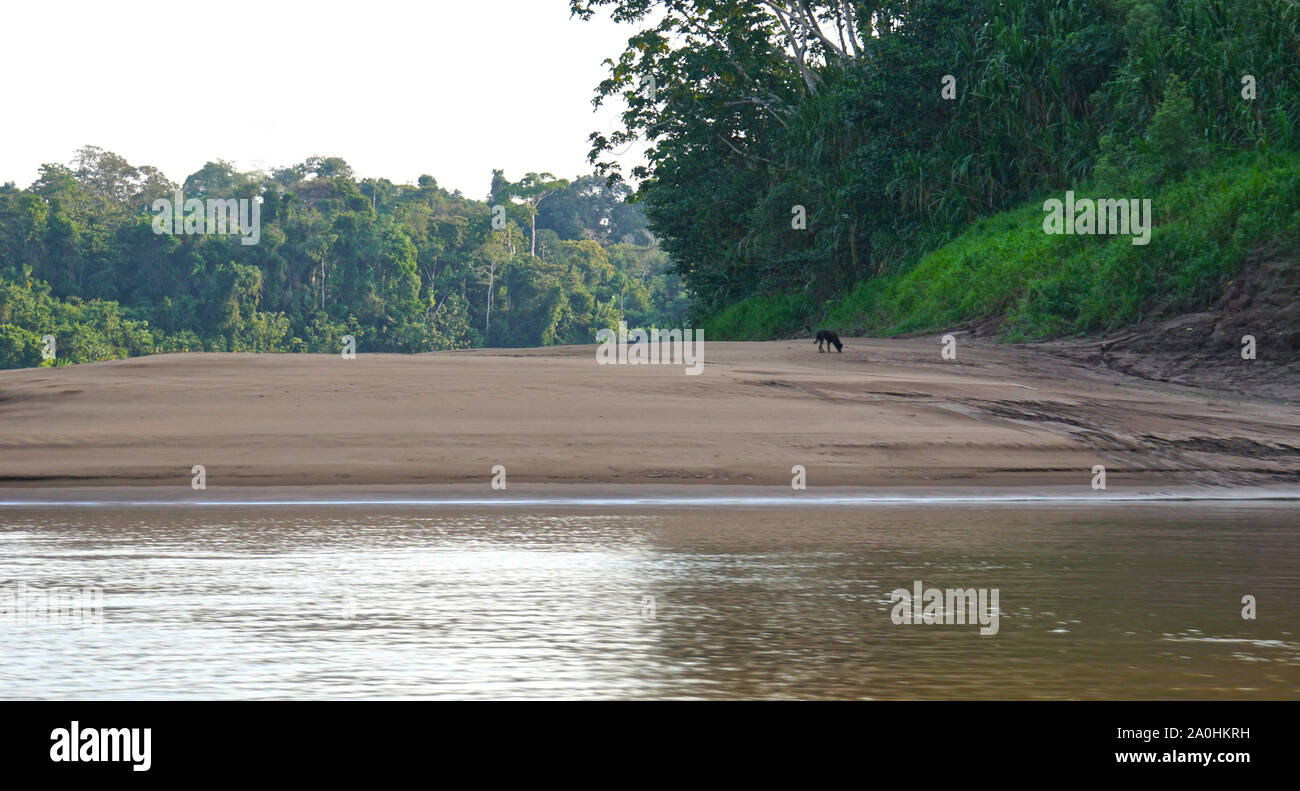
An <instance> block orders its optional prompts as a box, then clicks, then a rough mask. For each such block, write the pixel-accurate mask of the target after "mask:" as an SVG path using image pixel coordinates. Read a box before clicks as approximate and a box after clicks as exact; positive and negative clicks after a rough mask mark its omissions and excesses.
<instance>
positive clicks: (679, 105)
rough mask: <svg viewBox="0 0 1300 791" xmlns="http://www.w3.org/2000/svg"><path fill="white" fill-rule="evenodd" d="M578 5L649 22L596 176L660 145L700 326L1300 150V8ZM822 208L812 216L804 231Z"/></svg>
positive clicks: (1239, 0) (662, 223) (662, 196)
mask: <svg viewBox="0 0 1300 791" xmlns="http://www.w3.org/2000/svg"><path fill="white" fill-rule="evenodd" d="M571 10H572V12H573V14H574V15H575V16H578V17H590V15H591V14H593V13H597V12H601V13H611V14H612V15H613V17H614V19H616V20H618V21H622V22H626V23H627V24H629V25H630V26H631V27H632V28H633V29H634V30H635V32H634V34H633V35H632V36H631V38H630V39H629V42H628V47H627V49H626V50H625V51H624V52H623V53H622V54H621V55H617V56H616V57H615V58H614V59H612V60H610V61H609V77H608V79H607V80H605V81H604V82H603V83H602V84H601V85H600V86H599V88H598V89H597V96H596V102H597V103H601V102H603V101H606V100H615V99H622V100H625V101H626V102H627V108H628V109H627V110H626V112H625V113H624V115H623V124H624V127H623V129H622V130H621V131H619V132H617V133H614V134H609V135H607V134H602V133H594V134H593V135H592V137H591V139H592V143H593V150H592V161H593V162H595V163H597V164H598V172H600V173H601V174H602V175H605V176H607V177H608V178H610V179H611V180H612V181H613V182H614V183H618V182H620V181H621V179H622V178H623V174H622V173H620V171H619V168H618V166H617V164H616V163H615V162H614V161H613V160H612V159H611V158H610V157H608V154H610V153H611V152H616V151H618V150H619V149H620V148H622V147H623V146H625V145H626V144H627V143H628V141H630V140H632V139H642V140H644V141H645V143H646V145H647V149H648V153H647V158H648V165H646V166H645V167H641V168H637V169H634V170H633V171H632V174H631V175H633V176H635V177H636V179H637V180H638V181H639V182H640V185H639V188H638V189H639V197H640V198H641V199H642V203H643V205H644V206H645V207H646V214H647V216H648V218H649V220H650V228H651V230H652V231H653V232H654V233H655V234H656V235H657V236H658V237H659V238H660V239H661V241H662V244H663V246H664V248H665V249H666V250H667V251H668V253H669V255H670V257H671V259H672V261H673V265H674V266H675V267H676V269H677V271H678V272H679V274H681V276H682V277H683V279H684V281H685V283H686V285H687V287H688V289H689V290H690V292H691V294H692V298H693V302H692V305H693V308H692V309H693V311H695V312H694V313H693V314H692V320H693V321H695V322H701V323H703V325H704V326H706V327H708V326H715V325H713V324H710V321H711V320H713V319H715V318H716V317H717V316H718V315H720V313H722V312H725V311H726V310H728V309H730V308H732V307H735V306H737V305H739V304H740V303H745V305H746V307H745V315H749V316H751V317H752V318H753V320H754V321H753V322H750V329H751V330H752V331H753V332H754V336H755V337H758V336H762V335H764V333H766V332H768V330H763V329H762V327H763V326H767V327H770V328H771V332H773V333H775V334H781V333H789V332H798V331H800V329H801V328H800V326H799V322H805V325H804V327H803V329H804V330H806V329H807V328H808V327H807V325H806V322H807V321H809V320H813V319H817V318H819V317H818V315H817V313H816V311H817V308H816V306H817V305H822V304H825V302H826V300H828V299H831V298H835V297H843V296H845V295H846V294H847V293H848V292H850V291H852V290H853V289H854V288H855V286H858V285H865V284H868V283H872V282H874V281H884V280H888V279H890V278H892V277H894V276H896V275H899V274H900V273H905V272H907V271H908V270H910V269H911V268H912V267H913V266H914V265H915V264H916V263H917V261H918V260H919V259H920V258H921V256H922V255H924V254H925V253H926V252H927V251H931V250H934V249H935V248H937V247H939V246H940V245H942V244H943V243H944V242H946V241H948V240H950V239H952V238H953V237H954V236H956V234H957V233H958V232H960V231H961V230H962V229H963V228H965V227H968V226H970V225H971V223H972V222H974V221H976V220H977V219H979V218H981V217H986V216H990V215H993V214H996V213H998V212H1000V211H1002V210H1004V209H1008V208H1010V207H1014V206H1016V205H1018V204H1022V203H1024V202H1026V201H1031V200H1035V199H1036V200H1038V201H1042V200H1043V197H1044V196H1051V195H1055V196H1056V197H1060V195H1061V194H1062V192H1063V191H1064V190H1066V189H1075V188H1078V187H1079V186H1080V185H1082V184H1083V183H1084V182H1085V181H1086V180H1089V179H1094V178H1095V179H1096V180H1097V182H1098V183H1099V184H1104V185H1106V186H1107V187H1108V188H1110V189H1116V190H1127V191H1125V192H1121V193H1119V194H1117V195H1116V197H1143V196H1145V197H1152V195H1153V192H1152V190H1155V189H1158V188H1161V187H1162V186H1164V185H1166V184H1168V183H1170V182H1172V181H1176V180H1178V179H1180V178H1182V177H1183V175H1184V174H1185V173H1188V172H1191V171H1193V170H1195V169H1197V168H1203V169H1204V168H1210V169H1212V168H1213V167H1214V165H1215V163H1216V162H1217V158H1218V157H1223V156H1231V155H1233V153H1234V152H1242V151H1251V152H1258V153H1261V154H1263V153H1266V152H1268V151H1272V152H1280V151H1294V150H1296V148H1297V144H1298V143H1300V138H1298V137H1297V135H1296V129H1297V126H1298V125H1300V4H1298V3H1296V2H1294V1H1293V0H1091V1H1089V0H926V1H925V2H915V1H914V0H875V1H873V2H861V1H851V0H845V1H844V2H839V1H838V0H836V1H834V2H803V0H800V1H799V2H794V1H792V0H762V1H759V2H753V1H751V0H571ZM945 88H950V90H948V91H945V90H944V89H945ZM1247 93H1249V95H1247ZM1103 194H1108V193H1103ZM800 207H801V208H802V211H803V212H806V227H805V228H799V227H793V224H792V216H793V218H797V216H798V213H799V211H800ZM1164 208H1168V207H1164ZM1248 210H1249V207H1245V208H1243V209H1242V211H1248ZM1156 211H1157V225H1159V221H1160V219H1161V215H1160V212H1161V211H1162V207H1160V206H1157V207H1156ZM1233 216H1236V215H1233ZM1158 241H1159V240H1158ZM1062 243H1063V244H1064V243H1065V242H1062ZM1160 249H1163V248H1161V247H1160V246H1159V245H1157V246H1153V247H1152V248H1150V250H1151V251H1152V252H1151V255H1153V256H1154V255H1157V254H1158V251H1159V250H1160ZM973 252H974V254H976V255H977V256H983V255H988V256H990V257H996V256H998V255H999V253H998V251H996V250H992V249H990V250H978V249H976V250H973ZM1225 260H1226V259H1225ZM1166 266H1167V267H1176V266H1178V262H1176V261H1171V262H1169V263H1168V264H1167V265H1166V264H1163V263H1162V264H1161V267H1166ZM1207 271H1208V270H1207ZM953 274H954V276H955V277H960V276H961V275H960V272H959V271H958V270H954V271H953ZM1197 276H1198V277H1199V274H1198V275H1197ZM1214 276H1215V277H1220V278H1221V277H1223V276H1224V273H1223V272H1222V271H1218V270H1215V272H1214ZM981 285H982V284H980V283H975V282H971V283H969V284H968V286H969V288H972V289H977V290H978V289H979V288H980V287H981ZM1156 290H1159V289H1158V288H1157V289H1156ZM1189 293H1190V292H1189ZM783 295H784V296H783ZM1030 297H1032V295H1030ZM1012 298H1013V299H1014V298H1017V295H1015V294H1013V295H1012ZM779 305H785V306H794V307H793V308H791V310H792V314H791V316H790V317H787V318H788V319H789V320H785V319H783V320H781V321H775V322H769V323H768V324H766V325H764V324H763V319H764V315H763V314H765V313H770V312H771V309H772V306H779ZM1058 307H1059V308H1060V310H1062V311H1068V306H1058ZM750 308H752V310H751V309H750ZM1051 309H1052V310H1056V309H1057V308H1056V307H1053V308H1051ZM842 318H844V319H845V321H846V322H850V321H852V322H857V324H856V326H858V327H859V328H866V329H867V330H868V331H871V330H872V329H873V326H872V324H871V323H870V322H868V321H867V320H866V319H865V318H862V319H858V318H854V317H853V316H843V317H842ZM1073 318H1074V317H1068V316H1067V317H1065V318H1064V319H1061V320H1062V321H1065V320H1066V319H1069V320H1070V321H1073ZM746 321H747V322H749V319H746ZM1066 323H1069V322H1066ZM843 326H844V327H851V326H854V325H853V324H848V323H846V324H845V325H843ZM875 329H881V328H879V327H876V328H875ZM714 337H717V336H716V335H715V336H714Z"/></svg>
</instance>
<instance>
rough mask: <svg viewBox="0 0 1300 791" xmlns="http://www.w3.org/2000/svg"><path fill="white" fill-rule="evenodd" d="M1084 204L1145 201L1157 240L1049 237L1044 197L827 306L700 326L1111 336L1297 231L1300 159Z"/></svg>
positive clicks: (735, 335) (1086, 189)
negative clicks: (990, 322) (991, 324)
mask: <svg viewBox="0 0 1300 791" xmlns="http://www.w3.org/2000/svg"><path fill="white" fill-rule="evenodd" d="M1074 192H1075V197H1076V199H1079V198H1094V199H1096V198H1139V199H1141V198H1150V199H1151V201H1152V209H1153V213H1154V216H1155V222H1154V227H1153V229H1152V232H1151V241H1150V243H1149V244H1147V245H1134V244H1132V243H1131V240H1132V238H1133V237H1132V236H1124V235H1114V236H1066V235H1049V234H1046V233H1044V232H1043V218H1044V217H1045V216H1046V213H1045V212H1044V211H1043V208H1042V206H1043V201H1044V200H1046V199H1048V198H1057V199H1064V197H1065V190H1064V189H1062V190H1060V191H1059V192H1057V193H1052V194H1044V195H1042V196H1040V197H1039V198H1037V199H1036V200H1034V201H1032V202H1031V203H1028V204H1026V205H1024V206H1021V207H1018V208H1015V209H1011V210H1008V211H1004V212H1001V213H999V214H996V215H992V216H990V217H987V218H983V219H980V220H978V221H976V222H975V223H973V224H972V225H970V226H969V227H968V228H967V229H966V230H965V231H963V232H962V233H961V234H959V235H958V236H957V237H956V238H955V239H953V240H952V241H951V242H949V243H947V244H945V245H943V246H941V247H939V248H938V249H936V250H933V251H932V252H930V253H927V254H926V255H924V256H923V257H922V258H921V260H920V261H919V262H918V263H917V264H916V265H915V266H914V267H912V268H911V269H909V270H907V271H905V272H902V273H899V274H896V275H892V276H887V277H883V278H879V279H875V280H869V281H865V282H862V283H859V284H858V285H857V287H856V288H855V289H854V290H853V291H852V292H850V293H849V294H847V295H845V296H844V297H843V298H841V299H838V300H835V301H832V302H829V303H827V304H826V305H824V306H820V308H821V309H819V306H817V305H815V304H813V302H812V301H811V300H810V299H809V298H808V297H807V296H805V295H777V296H770V297H758V298H751V299H748V300H745V301H743V302H740V303H737V304H735V305H732V306H730V307H728V308H727V309H726V310H724V311H721V312H719V313H718V314H717V315H715V316H713V317H711V318H710V319H708V320H706V321H705V322H704V329H705V332H706V334H707V335H708V336H709V337H711V338H715V339H718V340H763V339H769V338H775V337H782V336H786V337H788V336H791V335H796V334H799V333H801V332H806V331H808V330H810V329H816V328H818V327H821V326H824V327H828V328H833V329H837V330H839V331H841V332H845V333H849V334H855V335H896V334H899V333H906V332H920V331H934V330H940V329H946V328H949V327H952V326H956V325H959V324H963V323H966V322H970V321H974V320H977V319H984V318H988V317H1001V318H1002V319H1003V324H1002V330H1003V337H1004V339H1006V340H1009V341H1020V340H1040V339H1044V338H1050V337H1058V336H1063V335H1083V334H1091V333H1099V332H1106V331H1110V330H1114V329H1117V328H1119V327H1123V326H1127V325H1129V324H1132V323H1134V322H1137V321H1140V320H1142V319H1143V318H1147V317H1150V316H1155V315H1164V314H1172V313H1178V312H1184V311H1193V310H1197V309H1199V308H1203V307H1204V306H1206V305H1207V304H1208V303H1209V302H1210V301H1211V300H1213V299H1214V297H1216V296H1217V295H1218V294H1220V293H1221V292H1222V290H1223V287H1224V285H1225V284H1226V283H1227V281H1228V280H1230V279H1232V276H1233V275H1234V273H1235V272H1236V271H1237V269H1238V267H1239V266H1240V265H1241V263H1242V262H1243V261H1244V260H1245V258H1246V257H1247V255H1249V253H1250V252H1251V251H1252V250H1254V249H1256V248H1258V247H1260V246H1262V245H1266V244H1268V243H1270V242H1273V241H1276V240H1279V239H1295V238H1297V237H1298V236H1300V154H1296V153H1290V152H1287V153H1273V154H1261V153H1255V152H1250V153H1244V154H1239V155H1236V156H1233V157H1229V158H1225V159H1220V160H1218V161H1217V162H1216V163H1215V164H1214V166H1213V167H1209V168H1205V169H1202V170H1200V171H1197V172H1195V173H1193V174H1191V175H1190V176H1189V177H1188V178H1186V179H1183V180H1181V181H1177V182H1173V183H1169V184H1165V185H1162V186H1159V187H1151V186H1144V185H1141V184H1132V183H1130V184H1118V185H1115V184H1111V185H1099V184H1088V185H1085V186H1082V187H1080V188H1077V189H1075V190H1074Z"/></svg>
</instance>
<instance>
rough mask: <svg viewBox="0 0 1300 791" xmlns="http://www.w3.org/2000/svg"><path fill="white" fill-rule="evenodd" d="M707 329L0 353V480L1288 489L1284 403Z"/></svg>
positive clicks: (1045, 360) (1298, 451) (1047, 365)
mask: <svg viewBox="0 0 1300 791" xmlns="http://www.w3.org/2000/svg"><path fill="white" fill-rule="evenodd" d="M845 344H846V345H845V348H844V352H843V353H842V354H837V353H828V354H819V353H818V352H817V350H816V346H815V344H813V343H811V342H810V341H807V340H799V341H770V342H762V343H729V342H715V341H709V342H707V344H706V352H705V359H706V364H705V368H704V372H703V374H702V375H699V376H686V375H685V374H684V371H683V368H682V366H676V365H645V366H629V365H597V364H596V361H595V348H596V347H595V346H594V345H592V346H567V347H550V348H543V349H476V350H467V351H457V352H435V353H429V354H420V355H398V354H359V355H358V356H357V358H356V359H355V360H344V359H342V358H341V357H340V356H337V355H304V354H211V353H209V354H170V355H158V356H152V357H141V358H134V359H129V360H116V361H110V362H103V363H94V364H89V365H79V366H70V367H65V368H56V369H51V368H39V369H25V370H15V371H0V485H3V486H7V487H21V488H32V487H50V486H53V487H66V486H175V487H184V488H185V489H188V488H189V484H190V479H191V473H190V471H191V468H192V466H193V465H196V464H201V465H204V467H205V468H206V474H207V480H208V484H209V485H210V486H333V487H340V486H342V487H348V486H371V485H423V484H439V485H441V484H468V483H476V482H482V484H483V485H484V486H485V487H486V486H487V484H488V481H489V480H490V479H491V469H492V467H493V466H494V465H497V464H501V465H504V466H505V467H506V469H507V475H508V480H509V481H510V482H511V483H515V482H518V483H525V482H527V483H568V484H572V483H582V484H670V483H671V484H676V483H692V484H694V483H707V484H718V485H736V484H744V485H783V486H785V487H787V488H788V487H789V484H790V480H791V477H792V475H791V468H792V467H793V466H794V465H803V466H804V467H805V468H806V469H807V480H808V485H809V487H810V488H811V487H818V486H871V487H895V488H896V487H900V486H901V487H907V486H921V487H934V486H951V485H957V486H976V487H994V488H996V487H1035V486H1042V487H1049V486H1050V487H1057V488H1060V487H1067V488H1068V487H1073V486H1079V487H1082V488H1083V489H1085V490H1086V489H1088V488H1089V484H1090V481H1091V478H1092V475H1091V472H1090V471H1091V468H1092V467H1093V466H1094V465H1096V464H1102V465H1105V466H1106V469H1107V476H1108V483H1109V484H1111V485H1140V486H1146V485H1166V484H1168V485H1175V484H1178V485H1181V484H1186V485H1209V486H1238V487H1249V486H1265V485H1286V484H1297V483H1300V409H1298V408H1296V407H1293V406H1288V405H1287V404H1285V403H1283V402H1279V401H1276V400H1266V399H1255V398H1250V397H1245V396H1242V395H1240V394H1234V393H1228V392H1215V391H1207V390H1193V389H1190V388H1184V387H1179V386H1175V385H1168V384H1161V383H1154V382H1150V381H1146V380H1141V379H1137V378H1134V377H1129V376H1126V375H1124V374H1122V373H1118V372H1114V371H1106V370H1097V369H1095V368H1091V367H1087V366H1084V365H1080V364H1077V363H1074V362H1071V361H1070V360H1069V359H1065V358H1063V357H1061V356H1059V355H1054V354H1051V353H1050V352H1048V351H1045V350H1040V349H1034V348H1031V347H1023V346H1020V347H1010V346H995V345H991V344H985V343H981V342H978V341H967V340H965V339H963V342H962V343H961V345H960V347H959V352H958V358H957V359H956V360H943V359H941V357H940V354H939V350H940V345H939V342H938V340H937V339H934V338H914V339H906V340H897V339H895V340H875V339H871V340H868V339H859V338H847V339H845Z"/></svg>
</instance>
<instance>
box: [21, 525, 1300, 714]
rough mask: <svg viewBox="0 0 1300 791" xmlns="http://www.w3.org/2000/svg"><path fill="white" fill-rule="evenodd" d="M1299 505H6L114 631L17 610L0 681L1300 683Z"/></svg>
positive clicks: (65, 583) (30, 569) (674, 685)
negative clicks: (988, 620) (903, 599)
mask: <svg viewBox="0 0 1300 791" xmlns="http://www.w3.org/2000/svg"><path fill="white" fill-rule="evenodd" d="M1297 513H1300V510H1297V509H1296V507H1295V506H1293V505H1292V506H1288V505H1278V504H1235V505H1226V504H1225V505H1219V504H1205V503H1197V504H1186V505H1171V504H1168V503H1166V504H1143V505H1138V504H1128V505H1119V504H1109V505H1107V506H1105V507H1103V508H1090V509H1087V510H1084V509H1080V508H1079V507H1077V506H1056V507H1041V506H1034V507H1028V506H1016V507H1007V506H1000V507H985V506H952V507H941V506H928V507H916V506H877V507H873V508H866V509H864V508H818V509H788V510H787V509H780V508H764V509H743V508H736V509H725V508H705V509H686V508H678V509H667V510H660V511H657V512H653V513H651V512H645V511H636V510H632V509H616V510H613V511H610V512H598V511H595V510H592V509H586V510H583V511H582V512H581V513H573V512H563V511H559V510H555V511H538V512H533V513H510V512H502V511H500V510H497V511H493V512H490V513H487V512H475V511H473V510H471V509H467V508H460V509H442V510H439V511H433V510H431V509H428V508H416V507H410V508H406V507H393V506H389V507H386V508H384V509H383V510H382V511H377V510H376V509H375V508H374V507H364V508H363V507H355V508H349V507H333V508H324V509H322V508H316V509H311V508H301V509H299V508H277V509H273V510H272V509H264V508H263V509H259V508H223V509H219V510H217V509H199V510H195V509H185V508H165V507H154V508H148V509H129V508H109V509H96V508H58V509H52V508H39V509H37V508H31V509H20V508H6V509H3V510H0V586H10V587H12V586H13V585H16V584H18V583H23V584H25V585H26V586H27V587H28V588H37V589H48V588H55V587H76V588H86V587H97V588H102V589H103V603H104V622H103V628H102V630H100V631H95V630H92V629H85V628H75V627H69V626H54V625H50V624H46V623H25V624H24V623H14V622H12V621H11V622H0V636H2V637H3V649H2V650H3V654H0V697H7V698H15V697H18V698H32V697H37V698H97V697H130V698H165V697H204V698H208V697H239V698H246V697H259V698H275V697H286V698H310V697H319V698H343V697H428V698H441V697H447V698H483V697H486V698H527V697H544V698H555V697H559V698H664V697H667V698H971V697H973V698H1126V699H1127V698H1197V699H1201V698H1296V697H1300V640H1298V639H1297V637H1296V635H1295V634H1294V633H1293V631H1291V630H1292V629H1294V628H1295V624H1297V623H1300V619H1297V616H1298V615H1300V596H1297V593H1300V544H1298V542H1297V541H1296V532H1297V524H1298V523H1300V520H1297V518H1296V516H1297ZM915 580H922V581H923V582H924V584H925V585H926V586H927V587H930V586H934V587H940V588H947V587H962V588H981V587H985V588H997V589H999V590H1000V592H1001V602H1000V603H1001V618H1000V630H999V633H998V634H997V635H996V636H990V637H981V636H980V635H979V631H978V626H977V625H972V626H962V625H954V626H946V625H925V624H918V625H895V624H894V623H892V622H891V620H890V600H889V592H890V591H891V590H893V589H894V588H899V587H904V588H911V587H912V584H913V582H914V581H915ZM1246 594H1250V595H1253V596H1255V597H1256V600H1257V602H1258V618H1257V620H1253V621H1252V620H1243V619H1242V617H1241V610H1242V604H1241V598H1242V596H1243V595H1246ZM648 597H653V599H652V600H651V599H649V598H648ZM647 602H650V606H647Z"/></svg>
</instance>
